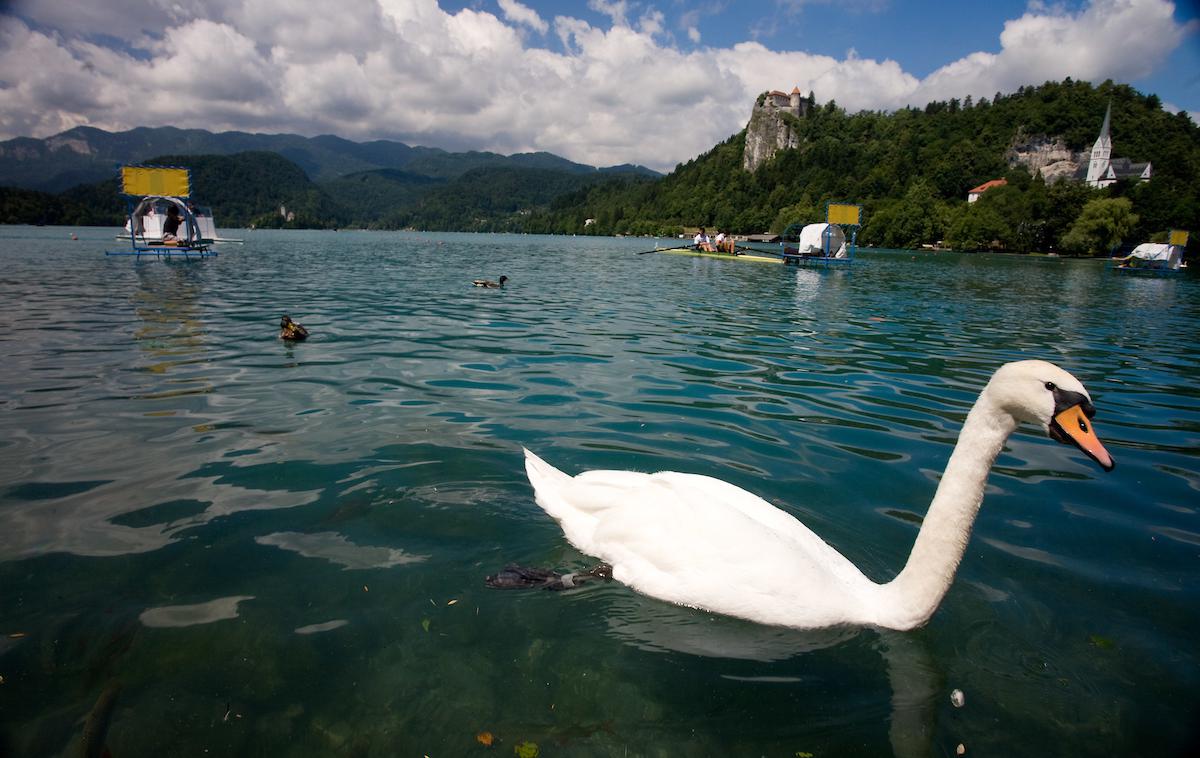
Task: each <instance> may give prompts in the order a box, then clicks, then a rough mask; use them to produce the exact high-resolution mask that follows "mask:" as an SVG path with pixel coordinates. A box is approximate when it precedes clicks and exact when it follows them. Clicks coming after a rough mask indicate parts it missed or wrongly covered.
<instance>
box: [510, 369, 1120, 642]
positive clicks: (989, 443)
mask: <svg viewBox="0 0 1200 758" xmlns="http://www.w3.org/2000/svg"><path fill="white" fill-rule="evenodd" d="M1092 414H1094V410H1092V407H1091V400H1090V398H1089V397H1088V395H1087V392H1086V390H1084V388H1083V385H1081V384H1080V383H1079V382H1078V380H1076V379H1075V378H1074V377H1072V376H1071V375H1070V374H1068V373H1067V372H1065V371H1063V370H1062V369H1060V368H1058V367H1057V366H1054V365H1053V364H1050V363H1046V362H1044V361H1021V362H1018V363H1010V364H1008V365H1006V366H1003V367H1002V368H1001V369H1000V370H999V371H997V372H996V374H995V375H994V376H993V377H992V380H991V381H990V382H989V383H988V386H987V387H985V388H984V390H983V392H982V393H981V394H980V396H979V399H978V400H977V401H976V403H975V406H974V407H973V408H972V409H971V412H970V414H968V416H967V420H966V422H965V423H964V425H963V429H962V432H961V433H960V434H959V438H958V444H957V445H956V446H955V448H954V452H953V454H952V455H951V456H950V461H949V463H948V464H947V466H946V471H945V473H944V474H943V476H942V480H941V483H940V485H939V486H938V489H937V493H936V494H935V495H934V498H933V502H932V503H931V504H930V506H929V512H928V514H927V515H926V517H925V520H924V523H923V524H922V527H921V531H920V533H919V534H918V535H917V540H916V543H915V544H914V546H913V550H912V554H911V555H910V556H909V559H908V563H907V564H906V565H905V567H904V569H903V570H902V571H901V572H900V573H899V574H898V575H897V576H896V578H895V579H893V580H892V581H891V582H888V583H886V584H877V583H875V582H873V581H871V580H870V579H868V578H867V577H866V576H864V575H863V573H862V572H861V571H859V570H858V568H857V567H856V566H855V565H854V564H852V563H851V562H850V561H848V560H847V559H846V558H844V557H843V556H842V555H841V554H840V553H838V552H837V551H836V550H835V549H833V548H832V547H830V546H829V545H828V544H826V543H825V542H824V541H823V540H822V539H821V538H820V537H818V536H817V535H816V534H814V533H813V532H812V531H811V530H810V529H809V528H808V527H806V526H805V525H804V524H802V523H800V522H799V521H798V520H796V519H795V518H794V517H792V516H791V515H789V514H787V513H785V512H784V511H781V510H779V509H778V508H776V507H775V506H773V505H771V504H770V503H768V502H766V501H765V500H763V499H762V498H760V497H758V496H757V495H754V494H751V493H749V492H747V491H745V490H743V489H741V488H739V487H735V486H734V485H732V484H728V483H726V482H723V481H721V480H719V479H713V478H711V477H707V476H699V475H696V474H680V473H675V472H662V473H657V474H643V473H637V472H632V471H588V472H585V473H583V474H580V475H579V476H576V477H570V476H568V475H566V474H564V473H563V472H561V471H559V470H557V469H555V468H554V467H553V466H551V465H550V464H548V463H546V462H545V461H543V460H542V459H541V458H538V457H537V456H536V455H534V454H533V453H531V452H529V451H528V450H526V451H525V469H526V472H527V473H528V475H529V481H530V483H531V484H532V485H533V488H534V490H535V493H536V497H537V502H538V505H540V506H541V507H542V508H543V509H544V510H545V511H546V512H547V513H548V514H550V515H551V516H552V517H553V518H554V519H555V520H556V521H558V523H559V524H560V525H561V526H562V529H563V533H564V534H565V535H566V537H567V540H569V541H570V542H571V544H572V545H574V546H575V547H576V548H578V549H579V550H581V551H583V552H585V553H587V554H589V555H593V556H596V557H598V558H600V559H602V560H604V561H605V562H607V563H609V564H611V565H612V567H613V577H614V578H615V579H617V580H618V581H621V582H623V583H625V584H628V585H629V586H630V587H633V588H634V589H635V590H638V591H639V592H642V593H645V594H647V595H651V596H653V597H657V598H661V599H663V600H667V601H670V602H673V603H678V604H680V605H688V606H693V607H697V608H704V609H707V610H710V611H714V612H717V613H722V614H726V615H730V616H737V617H740V618H745V619H750V620H751V621H757V622H760V623H764V624H776V625H781V626H790V627H797V628H818V627H826V626H833V625H836V624H861V625H873V626H879V627H887V628H893V629H912V628H914V627H917V626H920V625H922V624H924V623H925V622H926V621H928V620H929V617H930V616H932V615H933V612H934V611H935V610H936V609H937V607H938V604H939V603H940V602H941V600H942V597H943V596H944V595H945V594H946V591H947V590H948V589H949V588H950V584H951V582H952V581H953V579H954V573H955V571H956V570H957V568H958V563H959V561H960V560H961V559H962V556H963V551H964V550H965V549H966V545H967V540H968V538H969V537H970V532H971V525H972V524H973V523H974V521H975V516H976V514H977V513H978V511H979V504H980V502H981V501H982V499H983V490H984V485H985V483H986V480H987V475H988V471H989V470H990V469H991V466H992V462H993V461H994V460H995V458H996V456H997V454H999V452H1000V450H1001V448H1002V447H1003V445H1004V441H1005V440H1006V439H1007V438H1008V436H1009V435H1010V434H1011V433H1012V432H1013V431H1014V430H1015V429H1016V428H1017V424H1018V422H1019V421H1029V422H1033V423H1039V424H1041V425H1042V426H1043V428H1045V429H1047V430H1048V431H1049V432H1050V433H1051V436H1053V437H1054V438H1055V439H1057V440H1059V441H1071V442H1074V443H1075V444H1077V445H1079V446H1080V447H1081V448H1082V449H1083V450H1084V451H1085V452H1087V453H1088V455H1090V456H1091V457H1093V458H1094V459H1095V460H1096V461H1097V462H1098V463H1100V465H1101V466H1103V467H1104V468H1105V469H1110V468H1112V465H1113V464H1112V459H1111V458H1110V457H1109V455H1108V453H1107V452H1106V451H1105V450H1104V448H1103V446H1102V445H1101V444H1100V442H1099V440H1097V439H1096V437H1095V434H1094V433H1093V432H1092V431H1091V428H1090V424H1089V423H1088V421H1087V418H1090V416H1091V415H1092Z"/></svg>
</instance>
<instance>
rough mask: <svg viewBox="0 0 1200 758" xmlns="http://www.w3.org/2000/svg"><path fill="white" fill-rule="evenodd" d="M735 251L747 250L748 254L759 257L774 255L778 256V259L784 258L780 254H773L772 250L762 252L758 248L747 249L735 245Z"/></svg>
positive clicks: (743, 246)
mask: <svg viewBox="0 0 1200 758" xmlns="http://www.w3.org/2000/svg"><path fill="white" fill-rule="evenodd" d="M733 249H734V250H745V251H746V252H748V253H755V254H757V255H774V256H778V257H783V256H781V255H779V253H776V252H773V251H771V250H760V249H759V248H757V247H746V246H745V245H734V246H733Z"/></svg>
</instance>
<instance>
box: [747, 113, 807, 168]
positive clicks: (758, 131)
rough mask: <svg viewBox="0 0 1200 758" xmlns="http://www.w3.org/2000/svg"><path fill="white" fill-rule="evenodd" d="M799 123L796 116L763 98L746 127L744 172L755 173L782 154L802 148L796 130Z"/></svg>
mask: <svg viewBox="0 0 1200 758" xmlns="http://www.w3.org/2000/svg"><path fill="white" fill-rule="evenodd" d="M795 123H796V116H794V115H793V114H791V113H789V112H788V110H787V109H784V108H780V107H779V106H777V105H776V104H775V102H774V100H773V99H772V98H770V97H767V98H759V102H758V103H756V104H755V106H754V110H753V111H752V112H751V114H750V123H749V124H747V125H746V147H745V150H744V151H743V152H742V168H744V169H745V170H747V171H751V172H752V171H754V170H755V169H757V168H758V167H759V166H761V165H762V164H763V163H765V162H767V161H769V160H770V159H771V158H772V157H773V156H774V155H775V153H777V152H779V151H780V150H787V149H790V148H796V147H799V146H800V138H799V136H797V134H796V130H795V129H794V128H793V126H792V125H793V124H795Z"/></svg>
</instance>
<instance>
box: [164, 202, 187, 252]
mask: <svg viewBox="0 0 1200 758" xmlns="http://www.w3.org/2000/svg"><path fill="white" fill-rule="evenodd" d="M182 222H183V219H181V218H180V217H179V209H178V208H177V207H175V206H174V205H169V206H167V219H166V220H165V221H163V228H162V231H163V233H162V241H163V244H164V245H178V244H179V237H178V234H179V224H180V223H182Z"/></svg>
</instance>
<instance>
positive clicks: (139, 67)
mask: <svg viewBox="0 0 1200 758" xmlns="http://www.w3.org/2000/svg"><path fill="white" fill-rule="evenodd" d="M1198 5H1200V3H1198V2H1197V0H1181V2H1176V3H1172V2H1168V1H1167V0H1090V2H1089V1H1087V0H1075V1H1072V0H1063V1H1062V2H1052V1H1046V0H1029V1H1027V2H1022V1H1019V0H988V2H979V1H978V0H962V1H956V2H935V1H934V0H741V1H739V0H655V1H653V2H649V1H646V2H644V1H642V0H553V1H552V0H440V2H439V0H348V1H343V2H338V1H337V0H321V1H320V2H313V1H311V0H104V1H103V2H96V0H15V2H14V1H13V0H0V139H9V138H12V137H18V136H25V137H49V136H53V135H55V134H58V133H60V132H63V131H66V130H67V129H70V128H72V127H75V126H81V125H86V126H93V127H97V128H100V129H105V130H108V131H122V130H125V129H130V128H133V127H137V126H179V127H186V128H202V129H208V130H210V131H226V130H240V131H247V132H266V133H279V132H287V133H295V134H302V135H305V136H316V135H319V134H335V135H338V136H340V137H344V138H346V139H351V140H355V141H360V142H361V141H367V140H373V139H390V140H397V141H400V142H405V143H407V144H409V145H424V146H428V147H439V148H443V149H446V150H454V151H458V150H491V151H494V152H499V153H503V154H506V155H507V154H511V153H517V152H530V151H539V150H544V151H548V152H551V153H555V154H557V155H561V156H563V157H565V158H569V159H571V160H574V161H578V162H580V163H586V164H590V165H594V166H610V165H616V164H622V163H635V164H641V165H645V166H649V167H651V168H654V169H656V170H660V171H670V170H671V169H672V168H674V167H675V165H677V164H678V163H682V162H686V161H688V160H691V159H692V158H695V157H696V156H698V155H700V154H701V153H703V152H705V151H707V150H709V149H710V148H712V147H713V146H714V145H716V144H717V143H719V142H721V141H723V140H725V139H726V138H728V137H729V136H731V135H733V134H735V133H737V132H738V131H739V130H740V129H742V127H744V126H745V125H746V122H747V121H748V120H749V117H750V110H751V106H752V105H753V103H754V100H755V98H756V97H757V95H758V94H759V93H761V92H764V91H767V90H776V89H777V90H782V91H784V92H790V91H791V90H792V88H793V87H799V88H800V91H801V92H803V93H804V94H808V92H810V91H811V92H813V93H814V95H815V96H816V99H817V101H818V102H820V103H825V102H828V101H829V100H835V101H836V102H837V104H838V105H839V106H841V107H843V108H845V109H847V110H849V111H851V112H855V111H859V110H864V109H867V110H888V111H890V110H894V109H896V108H901V107H904V106H906V105H914V106H918V107H923V106H924V105H925V104H926V103H927V102H929V101H931V100H948V99H950V98H952V97H957V98H965V97H966V96H967V95H970V96H972V97H973V98H975V99H976V100H978V99H979V98H980V97H989V98H990V97H992V96H993V95H994V94H995V93H996V92H1005V93H1011V92H1014V91H1015V90H1016V89H1017V88H1018V87H1020V86H1022V85H1027V84H1041V83H1042V82H1045V81H1050V80H1061V79H1064V78H1066V77H1068V76H1069V77H1072V78H1074V79H1077V80H1084V81H1090V82H1093V83H1096V84H1098V83H1100V82H1103V81H1104V80H1106V79H1113V80H1114V81H1117V82H1124V83H1128V84H1131V85H1132V86H1133V87H1135V88H1136V89H1138V90H1139V91H1141V92H1143V93H1146V94H1150V93H1153V94H1157V95H1158V96H1159V97H1160V99H1161V100H1162V101H1163V104H1164V107H1165V108H1167V109H1168V110H1170V111H1173V112H1174V111H1180V110H1182V111H1186V112H1187V113H1188V114H1189V115H1190V116H1191V118H1192V120H1193V121H1195V122H1197V123H1200V8H1198V7H1197V6H1198ZM1102 117H1103V116H1102V114H1098V116H1097V129H1098V128H1099V121H1100V120H1101V119H1102ZM1113 139H1114V142H1119V140H1120V135H1117V134H1114V135H1113Z"/></svg>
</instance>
